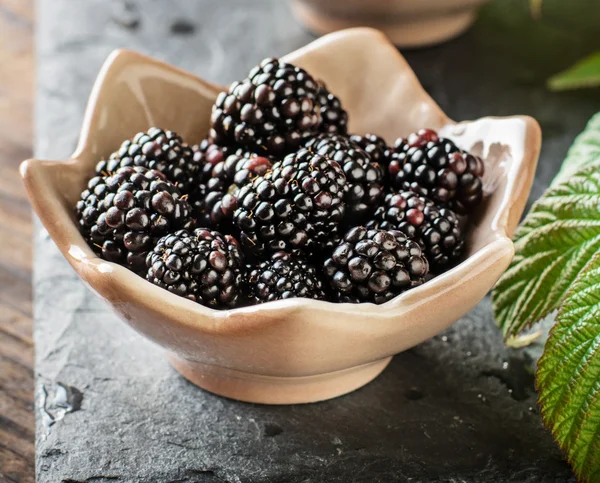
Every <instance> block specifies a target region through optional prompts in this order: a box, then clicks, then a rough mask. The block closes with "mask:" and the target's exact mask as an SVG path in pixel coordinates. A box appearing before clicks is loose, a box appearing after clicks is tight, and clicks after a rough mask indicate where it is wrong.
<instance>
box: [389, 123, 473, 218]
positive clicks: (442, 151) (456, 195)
mask: <svg viewBox="0 0 600 483" xmlns="http://www.w3.org/2000/svg"><path fill="white" fill-rule="evenodd" d="M388 159H389V166H388V174H389V177H390V182H391V184H392V186H393V187H395V188H397V189H400V190H407V191H408V190H410V191H414V192H416V193H419V194H421V195H423V196H427V197H428V198H430V199H432V200H433V201H435V202H437V203H440V204H443V205H447V206H449V207H450V208H452V209H453V210H454V211H456V212H457V213H460V214H467V213H469V212H471V211H473V209H474V208H476V207H477V206H478V205H479V203H480V202H481V199H482V197H483V184H482V182H481V177H482V176H483V172H484V166H483V161H482V160H481V158H479V157H477V156H473V155H471V154H469V153H466V152H464V151H461V150H460V149H459V148H458V147H457V146H456V145H455V144H454V143H453V142H452V141H450V140H449V139H445V138H440V137H439V136H438V135H437V133H436V132H435V131H432V130H431V129H422V130H420V131H419V132H417V133H413V134H411V135H410V136H409V137H408V138H407V139H403V138H400V139H398V140H397V141H396V144H395V146H394V148H393V149H390V150H389V151H388Z"/></svg>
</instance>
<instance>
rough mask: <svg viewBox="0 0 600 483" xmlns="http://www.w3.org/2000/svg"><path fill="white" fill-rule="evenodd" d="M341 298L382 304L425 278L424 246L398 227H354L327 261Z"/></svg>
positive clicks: (338, 299) (327, 272) (332, 280)
mask: <svg viewBox="0 0 600 483" xmlns="http://www.w3.org/2000/svg"><path fill="white" fill-rule="evenodd" d="M324 269H325V275H326V277H327V279H328V281H329V284H330V285H331V288H332V289H333V291H334V296H335V298H336V300H337V301H338V302H351V303H360V302H372V303H375V304H382V303H384V302H387V301H388V300H391V299H392V298H394V297H395V296H396V295H399V294H401V293H402V292H405V291H406V290H409V289H411V288H413V287H416V286H417V285H420V284H422V283H423V281H424V277H425V275H427V272H428V270H429V265H428V262H427V259H426V258H425V256H424V255H423V253H422V251H421V247H420V246H419V244H418V243H416V242H415V241H412V240H410V239H408V237H407V236H406V235H404V233H401V232H399V231H394V230H390V231H386V230H369V229H367V228H365V227H363V226H358V227H354V228H351V229H350V230H349V231H348V232H347V233H346V235H345V236H344V239H343V241H342V242H341V243H340V245H339V246H338V247H336V248H335V250H333V253H332V254H331V257H330V258H328V259H327V260H326V261H325V264H324Z"/></svg>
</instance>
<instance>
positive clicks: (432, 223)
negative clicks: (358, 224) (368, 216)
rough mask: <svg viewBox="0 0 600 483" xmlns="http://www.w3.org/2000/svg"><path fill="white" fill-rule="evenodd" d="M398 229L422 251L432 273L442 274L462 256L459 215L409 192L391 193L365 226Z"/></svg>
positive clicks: (462, 239) (462, 244)
mask: <svg viewBox="0 0 600 483" xmlns="http://www.w3.org/2000/svg"><path fill="white" fill-rule="evenodd" d="M367 226H369V227H371V228H380V229H383V230H399V231H401V232H403V233H404V234H405V235H406V236H408V237H409V238H411V239H413V240H415V241H417V242H418V243H419V244H420V245H421V247H422V248H423V249H424V250H425V255H426V256H427V259H428V260H429V263H430V264H431V268H432V270H435V271H438V272H439V271H443V270H444V269H447V268H449V267H450V266H452V265H453V264H455V263H456V262H457V261H458V260H459V259H460V257H461V256H462V254H463V251H464V247H465V241H464V235H463V232H462V229H461V226H460V222H459V219H458V216H457V215H456V214H455V213H454V212H453V211H452V210H451V209H449V208H445V207H440V206H438V205H436V204H435V203H434V202H433V201H431V200H429V199H427V198H425V197H423V196H420V195H418V194H417V193H413V192H410V191H402V192H400V193H390V194H388V195H386V198H385V203H384V205H383V206H381V207H379V208H378V209H377V211H376V213H375V216H374V220H373V221H371V222H369V224H368V225H367Z"/></svg>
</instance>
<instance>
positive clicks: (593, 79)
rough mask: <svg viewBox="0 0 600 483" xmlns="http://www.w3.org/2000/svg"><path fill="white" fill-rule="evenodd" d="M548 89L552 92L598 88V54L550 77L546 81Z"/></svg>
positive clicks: (599, 57) (599, 55)
mask: <svg viewBox="0 0 600 483" xmlns="http://www.w3.org/2000/svg"><path fill="white" fill-rule="evenodd" d="M548 87H549V88H550V89H551V90H553V91H564V90H569V89H581V88H583V87H600V52H596V53H595V54H592V55H590V56H588V57H586V58H584V59H582V60H580V61H579V62H577V63H576V64H575V65H574V66H573V67H571V68H569V69H567V70H565V71H563V72H559V73H558V74H556V75H554V76H552V77H551V78H550V79H549V80H548Z"/></svg>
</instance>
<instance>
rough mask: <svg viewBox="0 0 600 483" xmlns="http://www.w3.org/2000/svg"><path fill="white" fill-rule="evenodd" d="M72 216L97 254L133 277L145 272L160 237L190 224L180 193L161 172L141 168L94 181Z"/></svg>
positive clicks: (188, 213)
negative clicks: (130, 272)
mask: <svg viewBox="0 0 600 483" xmlns="http://www.w3.org/2000/svg"><path fill="white" fill-rule="evenodd" d="M76 214H77V218H78V221H79V227H80V229H81V232H82V234H83V235H84V237H85V238H86V240H87V242H88V243H89V245H90V247H91V248H92V249H93V250H94V251H95V252H97V253H99V254H100V255H101V256H102V258H104V259H106V260H109V261H111V262H116V263H120V264H121V265H125V266H127V267H128V268H130V269H131V270H133V271H134V272H136V273H143V272H144V270H145V259H146V253H147V252H148V250H150V249H152V247H153V246H154V244H155V243H156V241H157V240H158V239H159V238H160V237H161V236H163V235H165V234H167V233H169V232H172V231H175V230H179V229H181V228H189V227H192V226H193V223H194V222H193V220H192V218H191V208H190V205H189V204H188V202H187V200H186V197H185V196H181V193H180V191H179V189H178V188H177V187H176V186H175V185H174V184H173V183H171V182H170V181H168V180H167V179H166V178H165V176H164V175H163V174H162V173H161V172H159V171H156V170H148V169H146V168H143V167H141V166H136V167H133V166H126V167H124V168H119V169H117V171H115V172H114V173H113V174H111V175H109V176H95V177H93V178H92V179H91V180H90V181H89V183H88V187H87V189H86V190H85V191H83V193H81V199H80V200H79V201H78V202H77V205H76Z"/></svg>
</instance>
